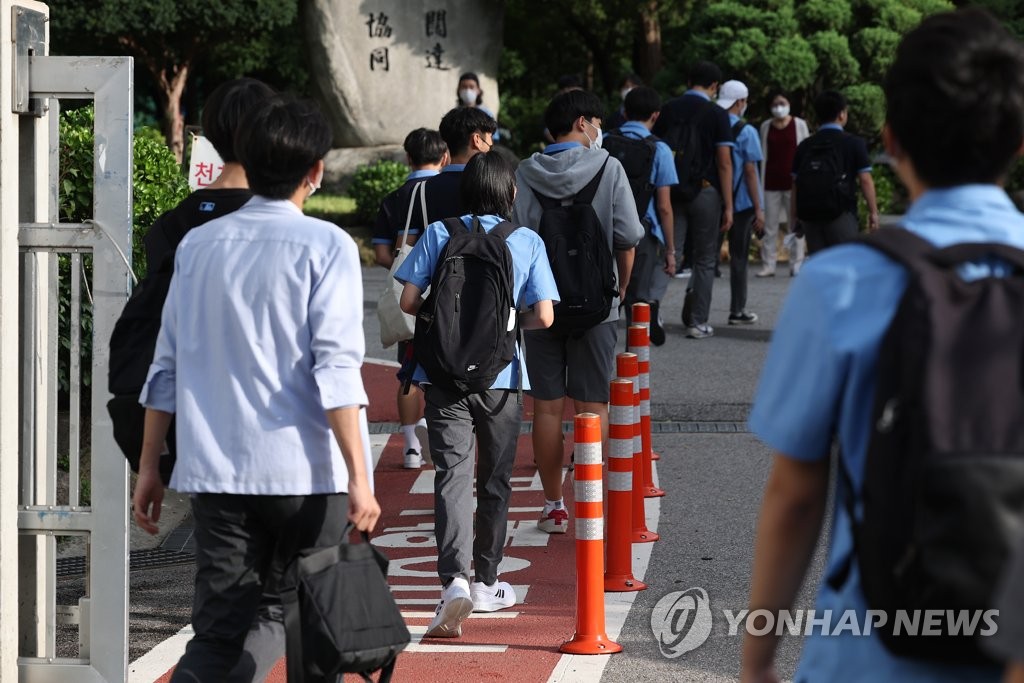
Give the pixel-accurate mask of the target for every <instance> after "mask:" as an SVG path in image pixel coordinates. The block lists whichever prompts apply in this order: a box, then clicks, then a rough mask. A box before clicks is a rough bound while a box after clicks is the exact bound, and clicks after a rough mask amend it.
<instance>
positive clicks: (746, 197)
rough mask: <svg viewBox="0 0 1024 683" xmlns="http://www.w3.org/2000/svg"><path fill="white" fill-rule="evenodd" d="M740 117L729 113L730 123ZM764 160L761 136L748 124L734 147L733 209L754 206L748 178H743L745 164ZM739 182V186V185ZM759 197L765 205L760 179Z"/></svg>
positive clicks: (733, 124)
mask: <svg viewBox="0 0 1024 683" xmlns="http://www.w3.org/2000/svg"><path fill="white" fill-rule="evenodd" d="M739 120H740V117H738V116H736V114H731V113H730V114H729V125H730V126H735V125H736V122H737V121H739ZM762 161H764V154H762V153H761V136H760V135H759V134H758V132H757V131H756V130H754V127H753V126H751V125H749V124H747V125H744V126H743V128H742V129H740V134H739V135H737V136H736V146H735V147H733V148H732V187H733V189H734V190H735V192H734V193H733V197H732V205H733V211H735V212H737V213H739V212H740V211H746V210H747V209H752V208H753V207H754V201H753V199H751V197H750V190H749V189H747V183H746V180H745V179H743V180H741V178H743V165H744V164H746V163H750V162H753V163H754V164H757V163H760V162H762ZM737 183H738V184H739V187H737ZM757 184H758V190H757V191H758V198H759V199H760V200H761V202H760V206H764V195H762V194H761V189H760V186H761V182H760V180H758V183H757Z"/></svg>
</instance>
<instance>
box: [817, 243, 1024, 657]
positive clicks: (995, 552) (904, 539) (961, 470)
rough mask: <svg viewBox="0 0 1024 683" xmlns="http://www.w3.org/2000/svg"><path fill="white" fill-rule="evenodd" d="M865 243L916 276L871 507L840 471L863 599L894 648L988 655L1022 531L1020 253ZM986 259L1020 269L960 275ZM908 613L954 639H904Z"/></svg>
mask: <svg viewBox="0 0 1024 683" xmlns="http://www.w3.org/2000/svg"><path fill="white" fill-rule="evenodd" d="M864 242H865V243H866V244H868V245H870V246H872V247H874V248H875V249H879V250H880V251H882V252H883V253H885V254H886V255H888V256H889V257H890V258H892V259H894V260H896V261H898V262H899V263H901V264H903V265H904V266H905V267H906V269H907V271H908V274H909V280H908V285H907V289H906V292H905V293H904V295H903V298H902V300H901V301H900V304H899V307H898V309H897V311H896V314H895V317H894V318H893V321H892V323H891V325H890V327H889V329H888V332H887V333H886V334H885V336H884V338H883V340H882V344H881V348H880V352H879V357H878V388H877V392H876V394H875V403H874V409H873V412H872V433H871V436H870V441H869V444H868V449H867V462H866V467H865V472H864V485H863V492H862V497H861V500H862V502H863V516H854V510H853V495H852V483H851V481H850V478H849V473H848V472H846V470H845V467H843V468H841V471H840V475H839V480H840V482H841V485H842V486H843V487H844V490H843V494H844V498H845V502H846V509H847V511H848V513H849V515H850V519H851V520H855V521H854V522H853V525H854V526H853V532H854V533H853V538H854V554H855V556H856V558H857V561H858V564H859V567H860V575H861V583H862V586H863V590H864V595H865V597H866V598H867V604H868V606H869V608H870V609H873V610H884V611H885V613H886V615H887V620H886V623H885V624H883V625H882V626H881V627H880V628H878V629H876V630H878V631H879V632H880V635H881V637H882V639H883V641H884V642H885V644H886V645H887V646H888V647H889V649H890V650H891V651H892V652H893V653H895V654H899V655H905V656H914V657H920V658H926V659H934V660H946V661H964V662H983V661H985V659H984V655H983V654H982V652H981V651H980V650H979V648H978V641H979V640H980V639H979V638H978V637H977V631H978V630H981V631H982V632H984V631H985V629H989V630H991V628H992V627H993V624H991V623H988V619H990V618H992V614H993V613H989V614H988V615H986V616H984V617H982V614H983V612H984V611H985V610H989V609H991V608H992V607H993V596H994V589H995V587H996V585H997V583H998V580H999V577H1000V574H1001V572H1002V570H1003V568H1004V567H1006V566H1008V559H1009V557H1010V556H1011V553H1012V550H1013V548H1014V547H1015V546H1016V544H1017V542H1018V541H1019V539H1020V538H1021V537H1022V536H1024V315H1022V314H1021V312H1022V311H1024V251H1021V250H1019V249H1014V248H1012V247H1009V246H1006V245H1001V244H959V245H955V246H951V247H947V248H944V249H938V248H935V247H933V246H932V245H930V244H929V243H928V242H926V241H925V240H923V239H922V238H920V237H918V236H916V235H914V234H912V233H910V232H909V231H906V230H902V229H883V230H881V231H879V232H877V233H875V234H874V235H872V236H870V237H868V238H866V239H865V240H864ZM990 257H996V258H998V259H999V260H1000V261H1003V262H1005V263H1006V264H1009V268H1010V270H1011V271H1012V272H1011V273H1010V274H1009V275H1007V276H1006V277H991V276H990V277H984V278H982V279H979V280H973V281H970V282H967V281H964V280H963V279H961V277H960V275H959V274H958V272H957V268H958V266H959V265H960V264H963V263H968V262H977V261H982V260H986V259H989V258H990ZM847 569H848V568H847ZM845 573H846V572H842V573H840V575H839V576H837V577H836V579H835V580H834V582H833V585H834V586H840V585H841V584H842V582H843V581H844V580H845ZM899 610H904V611H905V614H906V615H907V616H908V617H913V610H922V612H923V610H940V611H941V615H942V619H941V623H942V628H943V632H944V634H945V635H941V636H929V637H921V636H920V635H918V636H917V637H908V636H907V635H906V633H907V625H906V623H905V621H904V623H903V624H902V626H901V629H900V633H899V634H897V633H896V629H895V626H896V622H897V617H898V611H899ZM946 610H953V611H954V613H953V614H954V615H956V612H955V611H956V610H969V611H970V613H969V614H968V616H969V617H970V620H973V621H974V629H975V630H974V632H973V635H974V636H975V637H965V636H963V635H960V636H956V635H950V631H951V630H952V627H951V626H949V621H947V620H948V619H949V618H950V617H949V616H947V612H946ZM923 619H924V617H923V616H922V617H921V620H922V622H923ZM970 620H968V623H970ZM918 626H919V627H921V628H923V623H919V624H918ZM967 635H971V634H970V633H968V634H967Z"/></svg>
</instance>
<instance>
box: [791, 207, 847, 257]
mask: <svg viewBox="0 0 1024 683" xmlns="http://www.w3.org/2000/svg"><path fill="white" fill-rule="evenodd" d="M800 223H801V224H802V225H803V229H804V235H805V236H806V237H807V253H808V254H816V253H817V252H819V251H821V250H822V249H827V248H828V247H834V246H836V245H837V244H842V243H844V242H850V241H852V240H855V239H857V233H859V232H860V225H859V224H858V222H857V217H856V216H855V215H853V214H852V213H850V212H849V211H844V212H842V213H841V214H839V216H837V217H836V218H833V219H832V220H830V221H805V220H801V221H800Z"/></svg>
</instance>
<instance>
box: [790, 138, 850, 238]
mask: <svg viewBox="0 0 1024 683" xmlns="http://www.w3.org/2000/svg"><path fill="white" fill-rule="evenodd" d="M803 144H805V145H807V147H806V149H805V150H804V153H803V155H802V157H801V159H800V165H799V166H798V167H797V169H796V180H795V181H794V182H795V186H796V215H797V218H799V219H801V220H806V221H830V220H832V219H834V218H837V217H838V216H839V215H840V214H841V213H842V212H843V211H845V210H846V209H847V207H848V206H849V205H850V201H851V199H852V198H853V187H852V185H851V179H850V177H849V174H848V173H847V169H846V162H845V159H844V155H843V136H842V135H821V134H820V133H819V134H818V135H815V136H812V137H811V138H808V139H807V141H806V142H804V143H803Z"/></svg>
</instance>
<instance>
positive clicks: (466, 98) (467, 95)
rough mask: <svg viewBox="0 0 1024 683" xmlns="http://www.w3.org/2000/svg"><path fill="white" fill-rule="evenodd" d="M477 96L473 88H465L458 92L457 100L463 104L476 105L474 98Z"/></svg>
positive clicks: (477, 92) (477, 93)
mask: <svg viewBox="0 0 1024 683" xmlns="http://www.w3.org/2000/svg"><path fill="white" fill-rule="evenodd" d="M478 95H479V91H477V90H474V89H473V88H465V89H464V90H460V91H459V99H460V100H462V103H463V104H467V105H468V104H476V98H477V96H478Z"/></svg>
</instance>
